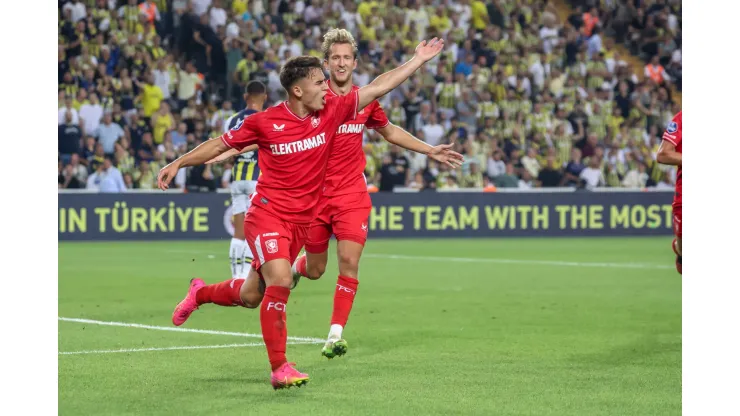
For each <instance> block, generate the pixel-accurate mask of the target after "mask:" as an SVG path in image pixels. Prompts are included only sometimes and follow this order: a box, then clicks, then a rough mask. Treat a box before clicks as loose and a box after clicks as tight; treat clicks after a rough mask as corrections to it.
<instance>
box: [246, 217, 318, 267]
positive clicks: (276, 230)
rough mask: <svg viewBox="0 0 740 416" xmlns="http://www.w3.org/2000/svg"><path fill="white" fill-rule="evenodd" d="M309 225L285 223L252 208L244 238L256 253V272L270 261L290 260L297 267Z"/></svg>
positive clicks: (254, 263) (254, 264)
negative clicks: (296, 263)
mask: <svg viewBox="0 0 740 416" xmlns="http://www.w3.org/2000/svg"><path fill="white" fill-rule="evenodd" d="M307 233H308V226H307V225H297V224H294V223H291V222H288V221H283V220H281V219H280V218H278V217H276V216H275V215H274V214H272V213H270V212H268V211H266V210H264V209H260V208H258V207H256V206H255V205H252V206H251V207H250V208H249V210H248V211H247V216H246V217H245V218H244V237H245V239H246V240H247V244H249V248H250V249H251V250H252V253H253V255H254V260H252V268H253V269H255V270H257V271H259V269H260V267H262V265H263V264H265V263H267V262H268V261H270V260H275V259H286V260H288V262H290V264H293V262H294V261H295V259H296V257H298V253H299V252H300V251H301V248H302V247H303V245H304V244H305V243H306V235H307Z"/></svg>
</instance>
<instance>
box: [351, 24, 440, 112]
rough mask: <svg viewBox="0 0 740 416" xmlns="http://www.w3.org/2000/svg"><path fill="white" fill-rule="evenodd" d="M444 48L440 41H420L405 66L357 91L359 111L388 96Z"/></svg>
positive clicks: (379, 77) (387, 73)
mask: <svg viewBox="0 0 740 416" xmlns="http://www.w3.org/2000/svg"><path fill="white" fill-rule="evenodd" d="M442 48H444V41H443V40H442V39H438V38H434V39H432V40H431V41H429V42H427V41H422V42H421V43H420V44H419V45H418V46H417V47H416V52H415V53H414V56H413V57H412V58H411V59H410V60H409V61H408V62H406V63H405V64H403V65H401V66H399V67H398V68H396V69H393V70H391V71H388V72H386V73H384V74H382V75H380V76H378V77H377V78H375V79H374V80H373V82H371V83H369V84H367V85H366V86H364V87H362V88H360V90H359V108H358V111H359V110H362V109H363V108H365V107H366V106H367V105H368V104H370V103H371V102H373V101H374V100H376V99H378V98H380V97H382V96H384V95H385V94H388V93H389V92H390V91H391V90H393V89H394V88H396V87H397V86H399V85H401V83H402V82H404V81H406V80H407V79H408V78H409V77H410V76H411V75H413V74H414V72H416V70H417V69H419V68H421V66H422V65H424V64H425V63H426V62H427V61H429V60H430V59H432V58H434V57H435V56H437V55H438V54H439V53H440V52H441V51H442Z"/></svg>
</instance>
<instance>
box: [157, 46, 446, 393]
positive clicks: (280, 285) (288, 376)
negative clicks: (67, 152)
mask: <svg viewBox="0 0 740 416" xmlns="http://www.w3.org/2000/svg"><path fill="white" fill-rule="evenodd" d="M443 46H444V42H443V41H442V40H438V39H437V38H434V39H432V40H431V41H429V42H428V43H427V42H426V41H423V42H422V43H420V44H419V46H417V48H416V51H415V54H414V56H413V57H412V58H411V59H410V60H409V61H408V62H406V63H405V64H403V65H401V66H400V67H398V68H396V69H394V70H392V71H389V72H386V73H384V74H382V75H380V76H379V77H377V78H376V79H375V80H373V82H371V83H370V84H368V85H367V86H365V87H363V88H361V89H359V90H356V91H353V92H352V93H350V94H348V95H344V96H337V97H328V98H327V97H326V95H327V90H328V85H327V84H326V82H325V77H324V73H323V71H322V67H321V61H320V60H319V59H318V58H315V57H310V56H300V57H296V58H291V59H290V60H288V61H287V62H286V63H285V65H284V66H283V68H282V69H281V71H280V82H281V84H282V86H283V88H285V89H286V91H287V92H288V100H287V101H285V102H283V103H281V104H279V105H276V106H274V107H271V108H269V109H267V110H265V111H263V112H261V113H257V114H254V115H253V116H251V117H249V118H247V119H246V120H245V121H244V123H242V124H241V126H239V127H238V128H237V129H236V130H230V131H229V132H227V133H225V134H224V135H222V136H221V137H220V138H219V140H208V141H206V142H205V143H203V144H201V145H199V146H198V147H197V148H195V149H193V150H192V151H190V152H188V153H187V154H185V155H184V156H182V157H181V158H179V159H177V160H176V161H174V162H172V163H171V164H169V165H167V166H165V167H164V168H162V170H161V171H160V173H159V176H158V186H159V187H160V188H161V189H167V188H168V184H169V182H170V181H171V180H172V178H173V177H174V176H175V175H176V173H177V171H178V170H179V169H180V168H183V167H188V166H194V165H199V164H203V163H205V162H206V161H209V160H211V159H213V158H215V157H217V156H219V155H221V154H222V153H224V152H226V151H228V150H229V149H236V150H238V151H241V150H243V149H244V148H245V147H247V146H250V145H255V144H256V145H257V146H258V147H259V152H260V163H261V168H262V172H263V174H262V176H260V178H259V180H258V182H257V191H256V192H255V193H254V194H253V195H252V206H251V207H250V208H249V210H248V212H247V216H246V218H245V220H244V234H245V237H246V239H247V243H248V244H249V246H250V248H251V249H252V252H253V253H256V254H257V258H255V259H254V261H253V262H252V268H253V272H250V275H249V276H248V278H247V279H246V280H241V279H239V280H234V279H228V280H226V281H224V282H221V283H217V284H213V285H207V286H206V284H205V282H203V280H201V279H193V280H191V284H190V289H189V291H188V294H187V295H186V297H185V299H183V300H182V301H181V302H180V303H179V304H178V305H177V307H176V308H175V311H174V313H173V317H172V321H173V323H174V324H175V325H182V324H183V323H184V322H185V321H186V320H187V319H188V318H189V317H190V315H191V314H192V313H193V311H195V310H196V309H198V307H199V306H200V305H203V304H206V303H215V304H217V305H222V306H237V305H239V306H253V307H254V303H253V302H250V301H251V299H249V298H248V296H247V295H248V293H249V290H248V289H249V285H250V284H251V285H256V284H258V280H259V277H262V278H264V281H265V285H266V288H265V292H264V299H263V301H262V302H261V306H260V323H261V326H262V337H263V339H264V342H265V346H266V348H267V355H268V358H269V360H270V365H271V367H272V375H271V382H272V385H273V387H274V388H276V389H278V388H285V387H291V386H301V385H303V384H305V383H306V382H308V379H309V377H308V374H304V373H301V372H299V371H298V370H296V369H295V368H294V365H295V364H293V363H289V362H288V360H287V359H286V357H285V350H286V342H287V336H288V333H287V324H286V305H287V303H288V297H289V295H290V287H291V286H292V284H293V276H292V272H291V265H292V263H293V262H294V261H295V259H296V257H297V256H298V252H299V250H300V249H301V247H302V246H303V245H304V244H305V240H306V235H307V232H308V226H309V225H310V223H311V220H312V219H313V218H314V217H315V215H316V205H317V203H318V202H319V198H320V196H321V189H322V187H323V184H324V176H325V173H326V163H327V161H328V158H329V152H330V150H331V147H332V146H333V142H334V137H335V134H336V132H337V129H338V128H339V126H340V125H342V124H344V123H345V122H347V121H349V120H353V119H355V118H356V116H357V114H358V112H359V111H361V110H362V109H364V108H365V107H367V106H368V105H369V104H370V103H372V102H373V101H374V100H376V99H377V98H379V97H382V96H383V95H385V94H387V93H388V92H390V91H391V90H392V89H393V88H395V87H397V86H398V85H399V84H401V83H402V82H403V81H405V80H406V79H408V78H409V77H410V76H411V75H412V74H413V73H414V72H415V71H416V70H417V69H419V68H420V67H421V65H423V64H424V63H425V62H427V61H428V60H430V59H432V58H433V57H435V56H437V55H438V54H439V53H440V52H441V50H442V48H443ZM255 273H258V274H259V275H260V276H259V277H258V276H255ZM260 300H262V299H260Z"/></svg>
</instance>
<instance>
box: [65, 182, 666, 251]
mask: <svg viewBox="0 0 740 416" xmlns="http://www.w3.org/2000/svg"><path fill="white" fill-rule="evenodd" d="M372 200H373V210H372V213H371V215H370V218H369V221H368V224H367V226H368V229H369V236H370V238H393V237H404V238H444V237H540V236H541V237H547V236H594V237H596V236H626V235H634V236H644V235H670V234H671V233H672V231H671V229H672V228H671V227H672V215H671V200H672V193H671V192H662V191H653V192H646V191H643V192H640V191H623V192H590V191H564V192H563V191H559V192H494V193H483V192H416V193H408V192H401V193H396V192H392V193H374V194H372ZM229 204H230V196H229V194H228V193H223V192H217V193H177V192H156V193H152V192H132V193H124V194H101V193H87V192H60V193H59V208H58V210H59V213H58V214H59V217H58V219H59V232H58V235H59V240H60V241H113V240H198V239H223V238H230V235H231V234H232V233H233V227H232V225H231V220H230V218H231V208H230V206H229Z"/></svg>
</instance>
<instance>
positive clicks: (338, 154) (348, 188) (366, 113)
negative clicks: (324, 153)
mask: <svg viewBox="0 0 740 416" xmlns="http://www.w3.org/2000/svg"><path fill="white" fill-rule="evenodd" d="M326 83H327V84H329V85H330V86H331V84H330V82H329V80H326ZM359 89H360V88H359V87H358V86H356V85H354V86H352V92H351V93H350V94H352V93H355V91H357V90H359ZM326 95H327V97H329V96H333V97H336V96H337V95H336V94H335V93H334V91H332V90H331V87H330V88H329V91H328V92H327V93H326ZM388 123H389V121H388V117H387V116H386V115H385V112H384V111H383V108H381V107H380V103H378V100H375V101H373V102H372V103H370V104H368V106H367V107H365V108H363V109H362V110H360V112H359V113H357V114H356V116H355V118H354V120H351V122H348V123H345V124H342V125H341V126H339V129H338V130H337V137H336V138H335V139H334V148H333V149H332V151H331V154H330V155H329V163H328V165H327V166H326V179H325V181H324V195H327V196H334V195H345V194H352V193H355V192H367V181H366V180H365V164H366V163H365V152H363V150H362V133H363V131H364V130H365V127H367V128H369V129H379V128H383V127H385V126H387V125H388Z"/></svg>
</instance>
